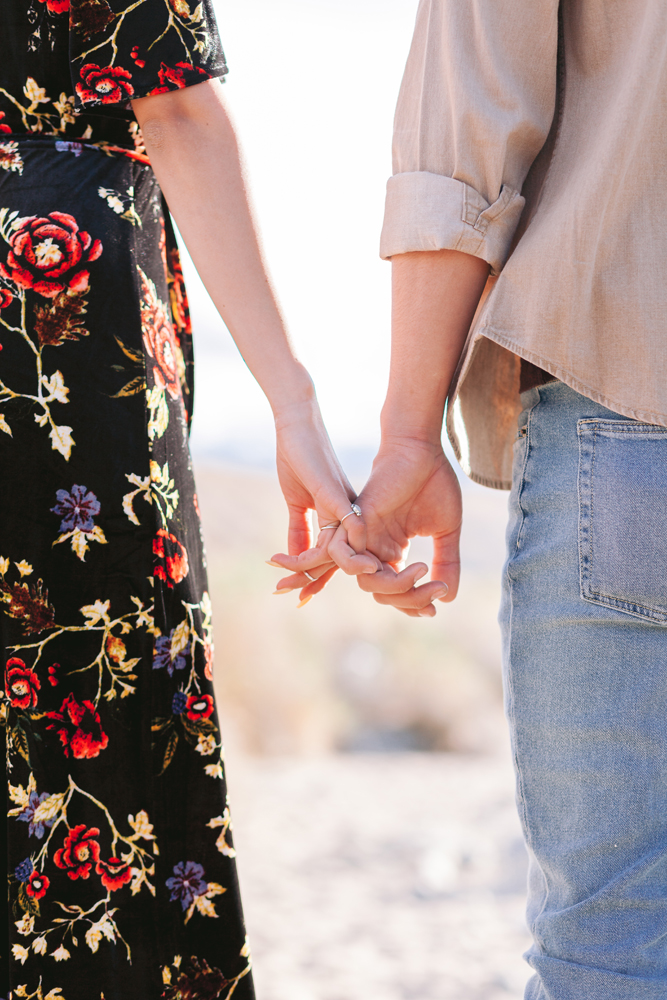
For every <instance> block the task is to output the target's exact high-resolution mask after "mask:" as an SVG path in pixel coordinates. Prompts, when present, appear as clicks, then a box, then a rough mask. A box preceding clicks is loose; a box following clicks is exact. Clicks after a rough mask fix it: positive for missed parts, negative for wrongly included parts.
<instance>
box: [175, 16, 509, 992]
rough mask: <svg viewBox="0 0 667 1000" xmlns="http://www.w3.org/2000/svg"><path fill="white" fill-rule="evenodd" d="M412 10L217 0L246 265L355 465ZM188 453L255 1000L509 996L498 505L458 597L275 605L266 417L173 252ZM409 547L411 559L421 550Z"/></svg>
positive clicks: (382, 346)
mask: <svg viewBox="0 0 667 1000" xmlns="http://www.w3.org/2000/svg"><path fill="white" fill-rule="evenodd" d="M416 7H417V2H416V0H281V2H280V3H276V2H275V0H216V11H217V15H218V22H219V26H220V33H221V37H222V40H223V45H224V47H225V50H226V53H227V57H228V61H229V64H230V69H231V72H230V75H229V78H228V81H227V83H226V84H225V86H226V88H227V94H228V99H229V102H230V105H231V107H232V109H233V112H234V114H235V116H236V119H237V122H238V127H239V132H240V136H241V139H242V141H243V145H244V147H245V151H246V156H247V161H248V165H249V175H250V178H251V183H252V189H253V193H254V197H255V201H256V205H257V210H258V215H259V219H260V224H261V227H262V231H263V235H264V241H265V246H266V251H267V256H268V259H269V262H270V265H271V269H272V272H273V275H274V278H275V281H276V284H277V287H278V290H279V294H280V297H281V301H282V303H283V305H284V307H285V311H286V313H287V316H288V318H289V322H290V327H291V331H292V335H293V337H294V340H295V342H296V345H297V348H298V350H299V353H300V355H301V357H302V358H303V360H304V361H305V362H306V364H307V365H308V367H309V368H310V370H311V373H312V374H313V376H314V378H315V381H316V384H317V386H318V392H319V396H320V400H321V404H322V409H323V412H324V416H325V419H326V420H327V424H328V426H329V429H330V432H331V436H332V440H333V442H334V444H335V446H336V448H337V450H338V453H339V455H340V457H341V459H342V461H343V463H344V465H345V466H346V469H347V471H348V474H349V476H350V478H351V480H352V482H353V485H354V486H355V487H356V488H359V489H360V488H361V485H362V484H363V482H364V479H365V477H366V475H367V473H368V471H369V469H370V464H371V461H372V457H373V453H374V449H375V446H376V444H377V440H378V415H379V410H380V406H381V402H382V397H383V393H384V389H385V385H386V376H387V366H388V357H389V272H390V268H389V266H388V265H387V264H385V263H383V262H381V261H380V260H379V258H378V254H377V247H378V240H379V231H380V227H381V223H382V211H383V201H384V185H385V181H386V178H387V177H388V176H389V175H390V173H391V122H392V116H393V108H394V104H395V100H396V95H397V92H398V87H399V84H400V78H401V74H402V70H403V66H404V63H405V58H406V56H407V52H408V47H409V43H410V37H411V33H412V26H413V22H414V15H415V12H416ZM185 266H186V272H187V276H188V287H189V290H190V296H191V305H192V311H193V319H194V325H195V350H196V356H197V364H198V369H197V389H196V406H195V422H194V429H193V438H192V448H193V454H194V458H195V465H196V471H197V479H198V492H199V498H200V503H201V508H202V516H203V523H204V532H205V538H206V545H207V553H208V569H209V578H210V588H211V596H212V599H213V607H214V625H215V634H216V685H217V692H218V700H219V710H220V714H221V717H222V723H223V727H224V731H225V733H226V743H227V763H228V779H229V785H230V794H231V799H232V809H233V813H234V816H235V838H236V846H237V849H238V851H239V868H240V877H241V882H242V888H243V892H244V900H245V907H246V916H247V922H248V930H249V934H250V939H251V944H252V946H253V952H254V958H255V967H256V986H257V992H258V1000H412V998H414V1000H508V998H509V1000H519V998H520V997H521V996H522V993H523V986H524V984H525V981H526V979H527V976H528V970H527V967H526V966H525V964H524V962H523V960H522V958H521V953H522V951H524V950H525V948H526V946H527V944H528V939H527V933H526V930H525V924H524V917H523V909H524V894H525V878H526V859H525V851H524V848H523V844H522V841H521V836H520V831H519V826H518V821H517V819H516V816H515V811H514V803H513V777H512V773H511V766H510V758H509V748H508V741H507V736H506V730H505V723H504V720H503V716H502V690H501V680H500V648H499V646H500V643H499V635H498V629H497V625H496V615H497V608H498V602H499V593H500V574H501V569H502V563H503V557H504V552H503V546H504V523H505V516H506V503H507V500H506V496H505V495H504V494H501V493H495V492H493V491H490V490H485V489H482V488H481V487H477V486H474V485H473V484H471V483H469V482H467V481H466V482H465V483H464V484H463V485H464V496H465V505H466V519H465V526H464V532H463V541H462V548H463V576H462V585H461V592H460V596H459V598H458V599H457V601H456V602H455V603H454V604H452V605H447V606H439V609H438V615H437V618H436V619H434V620H429V619H423V620H414V619H408V618H406V617H404V616H401V615H399V614H398V613H396V612H394V611H391V610H390V609H387V608H382V607H380V606H378V605H376V604H375V603H374V602H373V601H372V600H371V599H370V598H368V597H367V596H366V595H363V594H361V593H360V592H359V591H358V590H357V588H356V586H355V584H354V583H353V582H352V581H350V580H348V579H340V578H338V577H335V578H334V580H333V581H332V583H331V584H330V585H329V587H328V588H327V590H326V591H325V592H324V593H323V594H322V595H320V596H318V597H316V598H315V599H314V600H313V601H311V602H310V603H309V604H308V605H307V606H306V607H304V608H302V609H297V607H296V604H297V597H296V595H295V594H293V595H287V596H285V595H282V596H273V595H272V591H273V589H274V585H275V582H276V580H277V579H278V578H279V573H278V571H276V570H274V569H271V568H270V567H268V566H266V565H265V560H266V559H268V558H270V557H271V555H272V554H273V553H274V552H276V551H279V550H281V549H282V548H283V547H284V544H285V532H286V524H287V518H286V511H285V509H284V505H283V502H282V498H281V494H280V491H279V488H278V484H277V480H276V477H275V473H274V469H273V433H272V422H271V415H270V411H269V409H268V406H267V404H266V402H265V400H264V398H263V396H262V394H261V392H260V391H259V389H258V387H257V386H256V384H255V382H254V380H253V379H252V377H251V375H250V374H249V373H248V371H247V369H246V368H245V365H244V364H243V361H242V359H241V358H240V357H239V355H238V352H237V351H236V348H235V347H234V344H233V343H232V341H231V339H230V337H229V334H228V333H227V332H226V330H225V328H224V326H223V324H222V322H221V321H220V320H219V318H218V317H217V314H216V313H215V311H214V309H213V307H212V305H211V303H210V300H209V299H208V296H207V295H206V292H205V291H204V289H203V288H202V286H201V283H200V282H199V280H198V278H197V275H196V273H195V272H194V271H193V268H192V266H191V265H190V264H189V262H188V261H187V259H186V261H185ZM411 555H412V557H414V558H418V559H426V560H428V558H429V549H428V546H427V545H426V544H425V543H415V545H414V546H413V551H412V553H411Z"/></svg>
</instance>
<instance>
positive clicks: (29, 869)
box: [14, 858, 175, 882]
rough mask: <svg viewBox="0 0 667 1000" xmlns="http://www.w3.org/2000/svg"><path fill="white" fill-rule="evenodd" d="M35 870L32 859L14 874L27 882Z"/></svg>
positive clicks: (18, 866) (28, 859)
mask: <svg viewBox="0 0 667 1000" xmlns="http://www.w3.org/2000/svg"><path fill="white" fill-rule="evenodd" d="M34 870H35V866H34V865H33V863H32V859H31V858H26V859H25V861H22V862H21V864H20V865H17V866H16V868H15V869H14V874H15V875H16V877H17V879H18V880H19V882H27V881H28V879H29V878H30V876H31V875H32V873H33V871H34ZM174 870H175V869H174Z"/></svg>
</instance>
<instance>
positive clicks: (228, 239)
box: [132, 80, 377, 596]
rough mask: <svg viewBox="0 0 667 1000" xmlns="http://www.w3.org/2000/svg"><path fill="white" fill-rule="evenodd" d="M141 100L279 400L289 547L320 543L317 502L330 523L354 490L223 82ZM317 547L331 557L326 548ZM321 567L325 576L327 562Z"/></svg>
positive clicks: (185, 208) (151, 140)
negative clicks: (300, 340) (296, 326)
mask: <svg viewBox="0 0 667 1000" xmlns="http://www.w3.org/2000/svg"><path fill="white" fill-rule="evenodd" d="M132 107H133V110H134V112H135V114H136V117H137V120H138V122H139V125H140V126H141V130H142V133H143V136H144V141H145V143H146V149H147V151H148V155H149V156H150V160H151V164H152V166H153V169H154V171H155V174H156V176H157V179H158V181H159V183H160V187H161V188H162V191H163V192H164V195H165V198H166V200H167V203H168V205H169V208H170V211H171V212H172V214H173V216H174V218H175V220H176V223H177V225H178V228H179V230H180V232H181V234H182V236H183V239H184V240H185V243H186V245H187V248H188V250H189V252H190V255H191V257H192V259H193V261H194V263H195V266H196V268H197V270H198V271H199V274H200V275H201V278H202V280H203V282H204V284H205V286H206V288H207V289H208V292H209V294H210V295H211V298H212V299H213V302H214V303H215V305H216V307H217V308H218V311H219V312H220V315H221V316H222V318H223V320H224V321H225V323H226V325H227V327H228V329H229V331H230V333H231V334H232V336H233V338H234V340H235V341H236V344H237V346H238V348H239V350H240V352H241V354H242V355H243V358H244V360H245V362H246V364H247V365H248V367H249V368H250V371H251V372H252V374H253V375H254V376H255V378H256V379H257V381H258V382H259V384H260V386H261V387H262V389H263V390H264V392H265V394H266V396H267V398H268V400H269V403H270V404H271V407H272V409H273V413H274V417H275V420H276V430H277V435H278V472H279V476H280V480H281V486H282V489H283V492H284V494H285V498H286V500H287V504H288V508H289V512H290V530H289V551H290V553H292V554H293V555H297V554H298V553H301V552H302V551H303V550H305V549H308V546H309V545H310V543H311V538H310V530H309V523H308V517H307V512H308V509H309V508H311V509H315V510H316V511H317V514H318V517H319V520H320V523H321V524H326V523H327V522H328V521H333V520H339V519H340V518H341V517H342V516H343V515H344V514H346V513H347V512H348V511H349V509H350V500H351V499H354V491H353V490H352V487H351V486H350V484H349V483H348V481H347V479H346V477H345V475H344V473H343V471H342V469H341V467H340V465H339V463H338V460H337V458H336V456H335V454H334V451H333V448H332V446H331V443H330V441H329V438H328V436H327V433H326V430H325V428H324V425H323V423H322V418H321V416H320V411H319V406H318V403H317V399H316V396H315V390H314V387H313V384H312V381H311V379H310V376H309V375H308V372H307V371H306V370H305V368H304V367H303V365H301V364H300V362H299V361H298V359H297V358H296V355H295V353H294V349H293V347H292V344H291V343H290V340H289V337H288V334H287V331H286V327H285V322H284V319H283V317H282V314H281V312H280V308H279V306H278V303H277V300H276V295H275V292H274V290H273V287H272V285H271V282H270V279H269V277H268V275H267V270H266V265H265V262H264V257H263V253H262V248H261V245H260V241H259V237H258V235H257V228H256V226H255V221H254V218H253V213H252V209H251V207H250V200H249V196H248V184H247V178H246V175H245V172H244V169H243V165H242V160H241V156H240V152H239V146H238V142H237V138H236V134H235V131H234V127H233V125H232V123H231V121H230V118H229V114H228V112H227V109H226V106H225V100H224V95H223V89H222V87H221V85H220V83H219V82H218V81H217V80H209V81H206V82H204V83H200V84H196V85H194V86H192V87H187V88H185V89H183V90H176V91H172V92H171V93H167V94H157V95H155V96H153V97H145V98H141V99H140V100H136V101H133V102H132ZM354 521H355V524H354V525H352V526H351V541H352V545H353V547H354V548H355V549H356V551H358V552H360V553H363V552H364V549H365V530H364V525H363V522H362V520H361V519H357V518H354ZM326 540H327V539H326V533H325V536H324V538H323V543H324V542H325V541H326ZM320 549H321V551H320ZM316 552H317V554H318V555H319V556H322V558H321V559H320V562H321V563H324V562H326V549H325V548H323V547H320V548H318V549H317V550H316ZM353 563H354V566H355V569H356V570H357V571H358V572H363V571H366V572H374V571H375V569H376V567H377V562H376V560H374V559H372V557H370V556H368V555H359V556H355V558H354V559H353ZM328 564H329V567H331V566H332V563H331V561H330V560H328ZM330 572H331V570H329V574H330ZM320 573H322V576H321V578H320V580H319V581H318V582H319V583H322V585H323V582H322V581H323V580H324V570H323V569H320V570H318V575H319V574H320ZM312 575H315V574H312ZM324 582H326V581H324ZM290 584H291V585H293V587H296V586H301V587H306V584H308V580H307V579H306V578H305V577H303V576H302V575H300V576H298V577H297V578H296V579H292V580H291V581H290ZM316 589H321V588H320V587H319V586H318V585H317V584H310V585H308V587H307V588H306V596H309V595H310V594H311V593H314V592H315V591H316Z"/></svg>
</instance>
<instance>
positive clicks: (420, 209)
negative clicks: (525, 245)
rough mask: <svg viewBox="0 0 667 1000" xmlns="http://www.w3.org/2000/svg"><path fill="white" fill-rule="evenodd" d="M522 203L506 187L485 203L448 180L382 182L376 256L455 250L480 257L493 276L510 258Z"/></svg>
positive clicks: (403, 177)
mask: <svg viewBox="0 0 667 1000" xmlns="http://www.w3.org/2000/svg"><path fill="white" fill-rule="evenodd" d="M524 204H525V199H524V198H523V197H522V196H521V195H520V194H519V192H518V191H513V190H512V189H511V188H508V187H507V185H505V184H504V185H503V186H502V188H501V189H500V194H499V196H498V198H497V199H496V200H495V201H494V202H493V204H491V205H489V203H488V202H487V201H486V200H485V199H484V198H483V197H482V195H481V194H480V193H479V192H478V191H476V190H475V189H474V188H472V187H470V186H469V185H468V184H465V183H464V182H463V181H457V180H455V179H454V178H453V177H444V176H442V175H441V174H431V173H427V172H426V171H415V172H410V173H403V174H394V176H393V177H391V178H390V179H389V182H388V184H387V201H386V207H385V215H384V226H383V227H382V236H381V239H380V256H381V257H382V258H384V259H385V260H386V259H387V258H389V257H393V256H394V254H399V253H410V252H412V251H414V250H460V251H461V252H462V253H468V254H471V255H472V256H473V257H481V258H482V260H485V261H487V262H488V263H489V264H490V265H491V273H492V274H498V273H499V272H500V271H501V269H502V267H503V264H504V263H505V261H506V259H507V256H508V254H509V250H510V245H511V243H512V237H513V236H514V232H515V230H516V227H517V225H518V224H519V218H520V216H521V212H522V211H523V206H524Z"/></svg>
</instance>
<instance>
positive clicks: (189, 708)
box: [185, 694, 214, 722]
mask: <svg viewBox="0 0 667 1000" xmlns="http://www.w3.org/2000/svg"><path fill="white" fill-rule="evenodd" d="M213 708H214V705H213V698H212V697H211V696H210V694H191V695H190V697H189V698H188V700H187V704H186V706H185V713H186V715H187V717H188V719H190V721H191V722H197V720H198V719H208V718H210V716H211V715H213Z"/></svg>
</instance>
